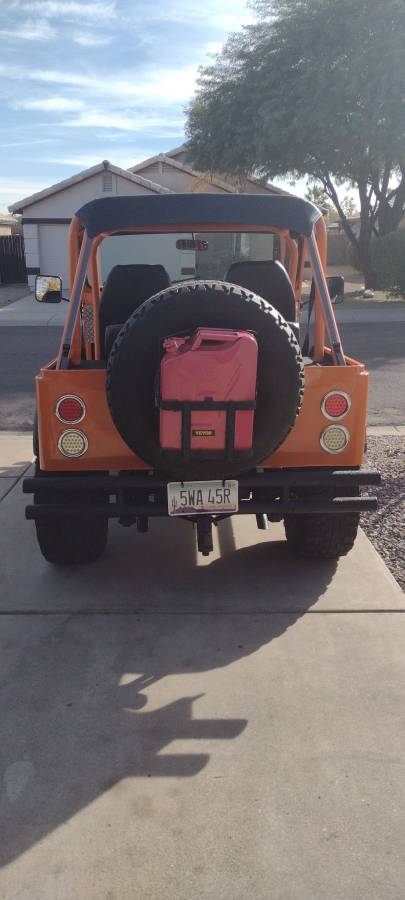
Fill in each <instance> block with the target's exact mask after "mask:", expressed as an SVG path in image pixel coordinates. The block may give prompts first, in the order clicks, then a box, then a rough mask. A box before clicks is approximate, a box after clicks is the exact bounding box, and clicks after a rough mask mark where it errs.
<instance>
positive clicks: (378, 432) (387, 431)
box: [367, 425, 405, 437]
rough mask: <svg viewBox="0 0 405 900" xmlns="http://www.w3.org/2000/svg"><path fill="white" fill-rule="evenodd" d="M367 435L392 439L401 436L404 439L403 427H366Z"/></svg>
mask: <svg viewBox="0 0 405 900" xmlns="http://www.w3.org/2000/svg"><path fill="white" fill-rule="evenodd" d="M367 434H368V435H370V437H383V436H384V435H391V436H392V437H398V435H403V436H404V437H405V425H367Z"/></svg>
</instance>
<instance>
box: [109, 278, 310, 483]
mask: <svg viewBox="0 0 405 900" xmlns="http://www.w3.org/2000/svg"><path fill="white" fill-rule="evenodd" d="M201 326H202V327H210V328H231V329H238V330H246V331H253V332H254V333H255V336H256V340H257V343H258V349H259V356H258V379H257V406H256V410H255V417H254V442H253V457H252V458H251V459H250V460H249V461H247V462H246V460H245V461H244V462H243V463H242V462H241V460H237V459H234V460H225V459H224V460H223V461H218V460H196V459H194V460H193V458H192V456H191V458H190V459H188V460H186V461H185V460H182V459H179V460H178V461H174V462H173V461H170V462H169V461H168V460H165V458H164V455H162V453H161V450H160V445H159V410H158V408H157V406H156V398H155V389H156V375H157V373H158V372H159V367H160V360H161V356H162V340H163V338H165V337H167V336H169V335H175V334H192V333H193V332H194V331H195V329H196V328H198V327H201ZM303 388H304V374H303V364H302V356H301V351H300V347H299V344H298V341H297V339H296V337H295V335H294V332H293V331H292V329H291V328H290V326H289V325H288V323H287V322H286V321H285V319H283V317H282V316H281V315H280V313H278V312H277V311H276V310H275V309H274V308H273V307H272V306H271V305H270V303H267V302H266V301H265V300H263V299H262V298H261V297H258V296H257V295H256V294H252V293H249V291H247V290H245V289H244V288H239V287H236V286H235V285H231V284H227V283H225V282H221V281H204V282H201V281H189V282H183V283H182V284H179V285H174V286H172V287H170V288H167V289H166V290H164V291H160V293H158V294H155V295H154V296H153V297H151V298H150V299H149V300H146V301H145V303H143V304H142V306H140V307H139V308H138V309H137V310H136V311H135V312H134V313H133V314H132V316H130V318H129V319H128V320H127V322H126V323H125V325H123V327H122V329H121V331H120V332H119V334H118V336H117V338H116V340H115V342H114V344H113V347H112V350H111V353H110V356H109V360H108V367H107V397H108V403H109V407H110V410H111V415H112V418H113V420H114V423H115V425H116V427H117V429H118V431H119V433H120V435H121V437H122V438H123V439H124V441H125V442H126V444H127V445H128V447H130V448H131V450H133V451H134V453H136V454H137V455H138V456H140V457H141V459H142V460H144V461H145V462H146V463H149V465H150V466H151V467H153V468H154V469H158V470H160V471H162V472H166V473H168V474H170V475H171V476H173V477H174V478H178V479H181V480H184V479H185V478H224V477H232V476H234V475H237V474H238V472H240V471H242V470H243V469H247V468H252V467H253V466H255V465H258V464H259V463H260V462H261V461H262V460H263V459H265V458H266V457H267V456H269V454H270V453H272V452H273V451H274V450H276V448H277V447H278V446H279V445H280V444H281V443H282V442H283V440H284V439H285V437H286V436H287V434H288V432H289V431H290V430H291V428H292V426H293V425H294V422H295V419H296V416H297V414H298V412H299V410H300V406H301V401H302V396H303Z"/></svg>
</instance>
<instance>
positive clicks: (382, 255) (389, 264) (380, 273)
mask: <svg viewBox="0 0 405 900" xmlns="http://www.w3.org/2000/svg"><path fill="white" fill-rule="evenodd" d="M370 268H371V269H373V271H374V272H375V275H376V283H377V287H378V288H379V289H380V290H383V291H389V292H390V293H392V294H400V295H401V296H405V231H404V230H401V231H392V232H391V233H390V234H385V235H384V236H383V237H380V238H374V240H373V241H372V242H371V247H370Z"/></svg>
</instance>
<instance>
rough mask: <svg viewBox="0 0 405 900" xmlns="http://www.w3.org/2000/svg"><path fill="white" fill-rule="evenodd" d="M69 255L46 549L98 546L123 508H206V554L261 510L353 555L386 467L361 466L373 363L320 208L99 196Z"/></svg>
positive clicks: (48, 283)
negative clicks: (337, 275) (307, 286)
mask: <svg viewBox="0 0 405 900" xmlns="http://www.w3.org/2000/svg"><path fill="white" fill-rule="evenodd" d="M69 258H70V279H71V281H70V284H71V292H70V301H69V308H68V310H67V317H66V324H65V328H64V332H63V337H62V340H61V345H60V348H59V353H58V356H57V358H56V359H54V360H52V362H50V363H49V364H48V365H47V366H45V367H44V368H43V369H41V372H40V374H39V375H38V376H37V379H36V388H37V424H36V426H35V433H34V452H35V455H36V457H37V461H36V473H35V477H33V478H26V479H25V481H24V491H25V492H26V493H33V495H34V502H33V505H29V506H27V508H26V516H27V518H28V519H34V521H35V525H36V530H37V537H38V542H39V546H40V549H41V552H42V553H43V555H44V557H45V558H46V559H47V560H49V562H52V563H74V562H89V561H91V560H95V559H97V558H98V557H99V556H100V555H101V553H102V552H103V550H104V549H105V546H106V541H107V532H108V520H109V519H111V518H117V519H118V520H119V521H120V523H121V524H122V525H126V526H127V525H132V524H134V525H136V527H137V529H138V531H139V532H146V531H147V530H148V523H149V519H153V518H154V517H155V516H180V517H182V518H184V519H185V520H188V521H189V522H191V523H193V525H194V526H195V529H196V535H197V545H198V549H199V550H200V551H201V552H202V553H203V554H205V555H207V554H208V553H209V552H210V551H211V550H212V526H213V525H215V524H217V523H218V521H220V520H221V519H222V518H224V517H228V516H231V515H251V514H253V515H255V516H256V520H257V525H258V527H259V528H267V527H268V522H269V521H270V522H278V521H281V520H284V525H285V532H286V537H287V542H288V544H289V545H290V547H291V549H292V550H293V551H294V552H296V553H298V554H301V555H304V556H310V557H314V558H326V557H338V556H341V555H342V554H345V553H347V551H348V550H350V548H351V547H352V546H353V542H354V540H355V537H356V533H357V528H358V523H359V514H360V513H361V512H366V511H368V510H374V509H375V508H376V503H377V501H376V498H375V497H369V496H364V495H361V494H360V487H361V486H362V485H365V484H378V483H379V478H380V476H379V474H378V473H377V472H371V471H369V470H366V469H364V468H362V461H363V453H364V446H365V435H366V413H367V388H368V372H367V371H366V369H365V367H364V365H363V363H361V362H357V361H355V360H353V359H350V358H349V357H347V356H345V354H344V351H343V348H342V344H341V340H340V336H339V332H338V328H337V325H336V320H335V315H334V309H333V303H332V300H331V296H330V291H329V287H331V293H333V291H332V286H331V285H330V284H329V285H328V280H327V279H326V277H325V270H326V229H325V223H324V220H323V218H322V215H321V213H320V212H319V210H318V209H317V208H316V207H315V206H313V205H312V204H311V203H308V202H306V201H304V200H300V199H298V198H296V197H288V196H265V195H248V194H227V195H220V194H167V195H160V196H151V197H149V196H134V197H111V198H108V199H100V200H94V201H92V202H91V203H87V204H86V205H85V206H83V207H82V208H81V209H80V210H79V211H78V213H77V214H76V215H75V216H74V218H73V220H72V223H71V227H70V234H69ZM308 262H309V263H310V266H311V269H312V278H313V281H312V291H311V297H310V300H309V315H308V321H307V325H306V335H301V341H302V347H301V346H300V326H299V318H300V312H301V307H302V304H303V301H302V296H301V291H302V284H303V275H304V266H305V263H308ZM36 296H37V300H40V301H41V302H45V303H46V302H55V301H56V302H57V301H60V300H61V299H62V297H61V280H60V279H59V278H57V277H55V276H52V277H50V278H49V279H48V278H47V276H40V277H39V278H38V284H37V290H36ZM312 308H313V311H314V317H313V319H314V321H313V322H312V318H311V312H312ZM325 341H326V343H325Z"/></svg>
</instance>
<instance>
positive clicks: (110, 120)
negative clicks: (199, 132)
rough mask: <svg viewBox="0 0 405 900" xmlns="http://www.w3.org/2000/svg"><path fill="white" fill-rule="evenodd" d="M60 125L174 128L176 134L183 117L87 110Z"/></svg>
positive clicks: (136, 129)
mask: <svg viewBox="0 0 405 900" xmlns="http://www.w3.org/2000/svg"><path fill="white" fill-rule="evenodd" d="M60 124H61V125H63V126H65V127H71V128H115V129H116V130H117V129H118V130H119V131H144V130H149V132H152V131H153V132H156V129H158V131H159V133H166V134H167V131H168V130H169V131H170V130H171V131H173V129H174V128H175V129H176V132H175V133H176V134H178V132H179V130H180V129H182V127H183V119H180V118H179V119H177V120H176V119H170V120H169V119H168V117H167V116H166V115H165V116H148V115H142V114H139V113H136V112H134V113H132V114H131V115H125V114H123V113H119V112H101V111H97V110H87V111H85V112H82V113H80V115H79V116H78V117H77V118H76V119H69V120H67V121H64V122H61V123H60Z"/></svg>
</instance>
